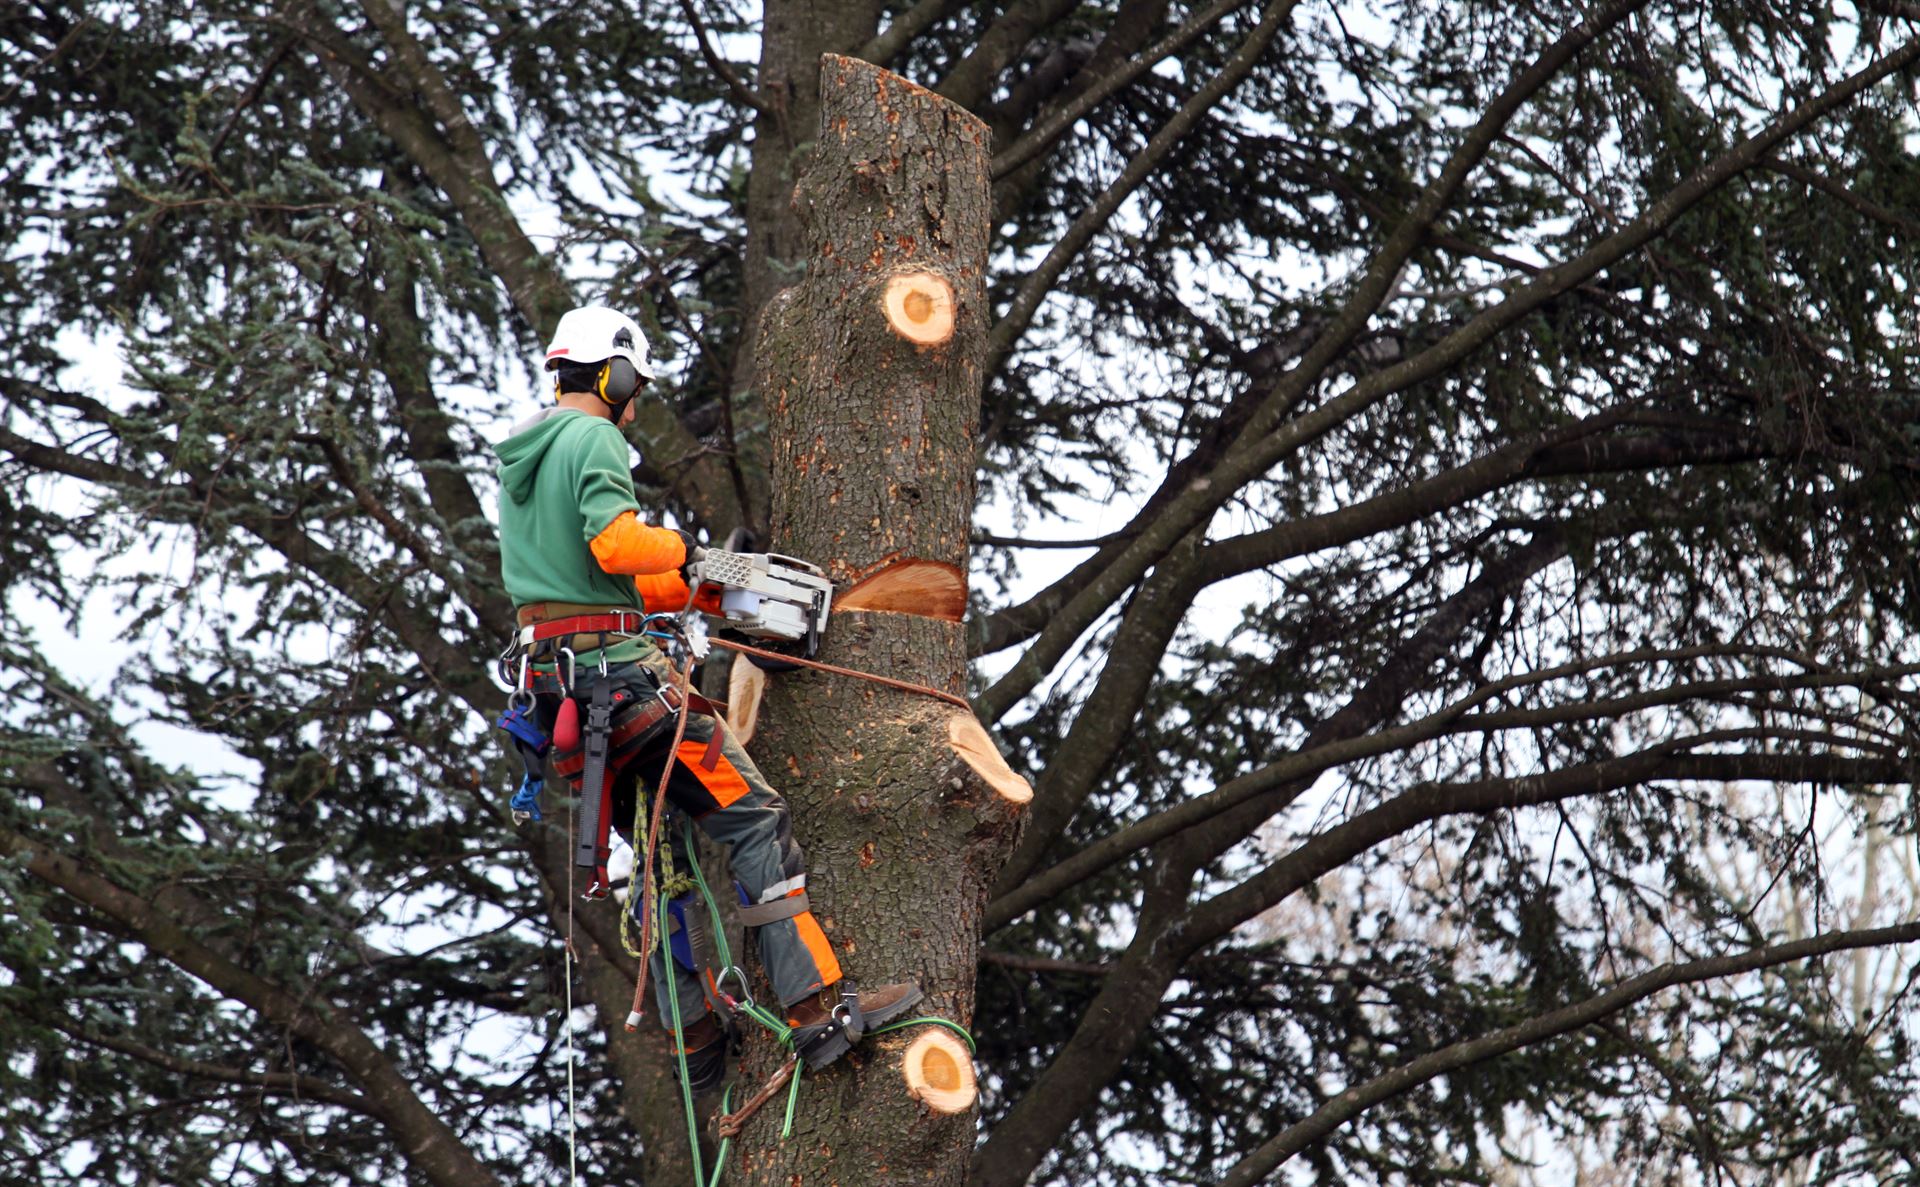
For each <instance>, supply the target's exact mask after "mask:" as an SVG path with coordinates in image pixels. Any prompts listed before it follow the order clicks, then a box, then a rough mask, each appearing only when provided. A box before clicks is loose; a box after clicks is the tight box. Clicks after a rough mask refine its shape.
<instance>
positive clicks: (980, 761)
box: [947, 713, 1033, 804]
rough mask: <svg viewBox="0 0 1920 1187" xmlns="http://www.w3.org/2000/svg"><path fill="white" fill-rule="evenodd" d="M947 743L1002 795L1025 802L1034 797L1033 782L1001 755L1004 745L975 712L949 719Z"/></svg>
mask: <svg viewBox="0 0 1920 1187" xmlns="http://www.w3.org/2000/svg"><path fill="white" fill-rule="evenodd" d="M947 745H949V746H951V747H953V752H954V753H955V754H957V755H959V756H960V757H961V758H962V759H965V760H966V764H967V765H968V766H970V767H972V768H973V773H974V774H976V775H978V776H980V778H981V779H982V780H984V781H985V782H986V784H987V786H989V787H991V788H993V790H994V791H995V792H996V793H998V794H999V796H1000V798H1001V799H1003V800H1006V801H1008V802H1009V803H1014V804H1024V803H1026V802H1027V801H1029V800H1031V799H1032V798H1033V785H1032V784H1031V783H1028V782H1027V781H1026V780H1025V779H1023V778H1021V777H1020V775H1019V774H1018V773H1016V772H1015V771H1014V769H1013V768H1012V767H1010V766H1008V765H1007V760H1006V759H1005V758H1003V757H1001V755H1000V748H999V747H998V746H995V745H994V744H993V739H992V738H990V737H988V736H987V731H986V729H985V728H984V727H983V726H981V724H980V722H979V719H977V718H975V717H974V715H973V714H971V713H955V714H954V715H953V716H952V717H951V718H949V719H948V720H947Z"/></svg>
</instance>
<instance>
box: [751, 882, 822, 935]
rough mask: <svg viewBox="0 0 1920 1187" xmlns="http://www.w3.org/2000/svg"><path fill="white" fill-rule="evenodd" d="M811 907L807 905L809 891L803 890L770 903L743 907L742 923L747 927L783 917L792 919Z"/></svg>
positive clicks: (771, 921)
mask: <svg viewBox="0 0 1920 1187" xmlns="http://www.w3.org/2000/svg"><path fill="white" fill-rule="evenodd" d="M810 909H811V908H810V907H808V905H807V892H806V891H804V890H803V891H801V892H800V893H799V894H796V895H794V896H792V897H791V898H777V899H774V900H773V901H772V902H770V903H755V904H754V905H753V906H751V907H741V908H740V923H741V925H742V926H745V927H759V926H761V925H762V924H766V923H774V922H777V921H779V920H782V919H792V918H793V917H794V916H795V915H804V914H806V912H807V911H808V910H810Z"/></svg>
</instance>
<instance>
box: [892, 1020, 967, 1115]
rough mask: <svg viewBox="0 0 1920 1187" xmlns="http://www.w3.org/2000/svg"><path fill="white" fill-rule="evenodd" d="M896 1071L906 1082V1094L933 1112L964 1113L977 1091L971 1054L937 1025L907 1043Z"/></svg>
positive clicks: (963, 1045) (951, 1035) (957, 1040)
mask: <svg viewBox="0 0 1920 1187" xmlns="http://www.w3.org/2000/svg"><path fill="white" fill-rule="evenodd" d="M900 1074H901V1075H902V1076H903V1077H905V1079H906V1081H907V1095H908V1096H911V1097H913V1098H914V1099H915V1100H917V1101H919V1102H920V1103H921V1104H924V1105H926V1106H927V1108H929V1109H932V1110H933V1111H934V1112H936V1113H946V1114H953V1113H964V1112H966V1111H967V1110H968V1109H970V1108H972V1107H973V1098H974V1097H975V1096H976V1095H978V1093H979V1089H978V1087H977V1086H976V1084H975V1082H974V1077H973V1055H972V1053H971V1052H969V1051H968V1050H967V1047H966V1044H965V1043H962V1042H961V1041H960V1040H959V1039H958V1038H956V1037H955V1036H954V1035H953V1034H952V1033H951V1032H949V1031H946V1030H941V1029H938V1028H929V1029H928V1030H926V1031H925V1032H923V1033H922V1034H921V1035H920V1036H919V1037H917V1038H915V1039H914V1040H913V1042H911V1043H909V1044H908V1045H907V1050H906V1053H905V1054H904V1055H902V1056H901V1058H900Z"/></svg>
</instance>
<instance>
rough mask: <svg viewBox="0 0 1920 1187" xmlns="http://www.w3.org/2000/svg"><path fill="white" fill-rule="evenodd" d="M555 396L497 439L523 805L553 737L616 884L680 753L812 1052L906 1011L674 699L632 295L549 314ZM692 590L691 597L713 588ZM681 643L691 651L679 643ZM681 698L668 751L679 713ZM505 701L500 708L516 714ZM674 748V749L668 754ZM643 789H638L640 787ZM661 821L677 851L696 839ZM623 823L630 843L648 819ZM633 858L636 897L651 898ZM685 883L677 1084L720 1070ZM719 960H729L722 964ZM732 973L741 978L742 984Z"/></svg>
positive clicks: (598, 871) (796, 852)
mask: <svg viewBox="0 0 1920 1187" xmlns="http://www.w3.org/2000/svg"><path fill="white" fill-rule="evenodd" d="M546 367H547V370H548V371H550V372H552V373H553V377H554V388H553V391H554V399H555V404H554V406H553V407H550V408H547V409H544V410H542V411H541V412H539V413H537V414H536V415H534V416H532V417H529V418H528V419H526V420H524V421H522V422H521V423H519V424H518V425H516V426H514V429H513V433H512V435H511V436H509V437H508V438H507V439H506V440H505V441H504V442H502V443H501V444H499V445H497V446H495V452H496V453H497V454H498V455H499V457H500V467H499V475H500V490H501V494H500V575H501V580H502V581H503V583H504V584H505V585H506V589H507V593H508V595H509V596H510V597H511V598H512V599H513V602H514V606H515V607H516V611H517V618H518V623H519V627H520V631H519V633H518V635H517V636H516V645H517V650H515V651H514V652H513V653H512V655H511V658H512V659H515V660H518V661H519V672H520V676H519V684H518V686H517V688H516V692H515V694H514V697H515V703H514V706H513V707H510V711H509V713H508V715H507V717H506V718H503V720H502V725H503V728H507V729H508V730H509V732H510V733H512V734H514V736H515V739H516V744H517V745H518V746H519V747H520V749H521V753H522V757H523V758H525V759H526V760H527V762H528V775H529V778H528V783H527V784H524V785H523V786H522V791H521V794H520V795H519V796H516V797H515V803H514V806H515V808H516V809H519V810H525V811H530V812H531V813H532V814H533V815H535V816H536V817H537V816H538V813H539V808H538V801H537V795H538V790H539V780H540V775H541V769H540V765H539V764H540V758H539V756H540V754H542V753H544V752H545V750H546V740H547V738H548V737H551V738H552V754H551V756H550V757H551V762H552V767H553V770H554V771H555V772H557V773H559V774H560V775H563V776H565V777H567V778H568V780H569V782H570V783H571V784H572V785H573V786H574V787H575V788H576V789H580V788H585V789H587V790H586V791H585V792H584V794H583V795H582V797H581V801H580V822H579V829H578V832H577V834H576V837H575V841H574V859H573V860H574V862H575V865H576V866H577V867H579V868H581V869H583V870H591V871H592V873H591V876H590V877H591V880H590V881H589V882H588V885H587V889H586V891H585V895H586V897H589V898H598V897H604V896H605V895H606V894H607V892H608V877H607V870H606V863H607V858H608V853H609V850H608V844H609V842H608V839H607V837H608V829H609V826H610V824H611V823H612V822H613V821H615V820H629V819H634V813H635V808H636V803H635V800H636V787H638V788H640V789H641V791H640V794H641V795H645V794H646V793H645V789H648V788H652V787H653V786H654V785H655V784H656V783H657V782H658V781H659V779H660V777H661V773H662V768H663V767H664V766H665V765H667V764H668V763H673V771H672V774H671V776H670V780H669V783H668V792H667V796H668V802H669V803H670V805H671V807H672V809H673V811H675V812H678V813H684V814H686V815H687V816H688V817H691V818H692V819H693V820H694V821H696V822H698V824H699V826H700V828H701V829H702V830H703V831H704V832H705V833H706V835H707V836H708V837H709V838H711V839H712V840H713V841H714V842H716V843H717V844H721V845H724V846H726V847H727V850H728V852H729V855H730V858H731V864H732V870H733V875H734V878H735V879H736V883H735V884H736V887H737V889H738V891H739V895H740V903H741V909H740V918H741V922H743V923H744V924H746V925H747V926H748V927H751V928H754V929H756V930H757V931H758V933H759V945H760V958H761V961H762V963H763V964H764V966H765V968H766V972H767V977H768V979H769V980H770V981H772V983H773V989H774V992H775V993H776V994H777V995H778V997H779V999H780V1002H781V1004H782V1005H783V1006H784V1007H785V1008H786V1011H787V1014H788V1021H789V1023H790V1024H791V1025H792V1026H793V1027H794V1028H795V1032H794V1035H793V1045H794V1050H795V1051H796V1052H797V1053H798V1054H799V1055H801V1056H802V1057H803V1058H805V1059H806V1060H807V1062H808V1064H809V1065H810V1066H812V1067H815V1068H819V1067H824V1066H825V1065H826V1064H828V1063H831V1062H832V1061H833V1060H835V1059H837V1058H838V1057H839V1056H840V1055H841V1054H843V1053H845V1052H846V1051H847V1050H848V1049H850V1048H851V1046H852V1045H853V1043H855V1042H857V1041H858V1040H859V1038H860V1037H861V1036H862V1035H863V1034H864V1033H865V1031H866V1030H867V1029H868V1028H869V1027H873V1026H877V1025H879V1024H882V1023H885V1022H888V1021H891V1020H893V1019H895V1018H898V1017H901V1016H902V1015H904V1014H905V1013H906V1011H907V1010H908V1009H909V1008H910V1007H911V1006H913V1005H914V1003H915V1002H917V1001H918V1000H919V999H920V996H921V993H920V989H919V987H918V986H916V985H912V984H904V983H903V984H892V985H884V986H881V987H879V988H877V989H870V990H866V991H864V992H856V991H855V990H854V989H853V988H852V983H851V981H848V980H844V979H843V977H842V974H841V969H840V962H839V961H838V960H837V959H836V958H835V955H834V951H833V948H832V946H831V945H830V944H829V943H828V942H827V937H826V935H825V933H824V932H822V931H821V928H820V924H819V922H818V921H817V920H816V919H815V918H814V915H813V912H812V911H811V910H809V909H808V901H807V889H806V887H807V874H806V860H805V857H804V855H803V854H802V853H801V851H800V847H799V846H798V845H797V844H795V843H794V840H793V834H792V830H791V827H790V822H789V818H788V813H787V804H786V801H785V800H783V799H782V798H781V797H780V795H779V793H778V792H776V791H774V790H773V788H772V787H770V786H768V784H767V781H766V779H765V778H764V777H762V775H761V773H760V770H759V768H758V767H756V766H755V765H754V763H753V760H752V759H751V758H749V757H747V752H746V750H745V749H744V748H743V747H742V746H741V745H740V743H739V742H738V741H737V740H736V739H735V738H734V737H732V735H731V734H729V733H727V732H726V731H725V730H724V729H723V728H722V727H721V726H720V725H719V724H718V723H717V721H716V715H715V714H714V713H713V712H711V711H710V710H712V708H713V706H711V705H710V704H709V703H708V702H706V701H704V700H703V699H702V698H699V697H697V696H689V697H688V698H687V699H688V701H689V702H690V703H688V704H686V705H682V704H680V697H679V690H678V688H677V687H676V673H675V671H674V669H673V667H672V665H671V664H670V663H669V661H668V659H667V657H666V656H665V655H663V654H662V652H661V651H660V649H659V648H658V647H657V646H655V645H654V643H653V642H652V641H651V639H650V638H649V637H648V635H647V633H646V626H645V625H644V624H643V618H644V617H645V616H646V615H648V614H658V613H662V612H668V611H679V610H682V609H683V608H684V607H685V606H686V604H687V600H688V597H689V590H688V587H687V582H686V580H685V578H684V577H683V575H682V573H681V569H682V567H683V566H684V565H686V564H687V563H688V562H689V561H690V560H692V559H694V557H695V554H696V546H695V544H694V542H693V539H692V538H691V537H690V536H688V535H687V534H686V533H685V532H680V531H675V530H672V529H668V528H661V527H654V526H651V525H649V524H647V523H646V522H645V521H644V520H643V519H642V518H641V515H640V507H639V503H638V502H637V501H636V499H635V497H634V489H633V479H632V475H631V472H630V470H629V457H630V453H629V446H628V443H627V440H626V437H625V436H624V434H622V433H621V431H620V426H622V425H625V424H627V423H628V422H629V421H631V420H632V419H633V412H634V400H635V398H636V397H637V396H638V395H639V394H640V392H641V391H642V389H643V388H645V386H646V384H647V382H648V381H649V380H651V379H653V378H654V370H653V368H652V366H651V364H650V363H649V362H648V359H647V346H646V339H645V338H644V336H643V335H642V334H641V331H640V327H639V326H637V325H636V324H634V322H633V319H631V318H629V317H627V316H626V315H625V314H622V313H619V312H617V311H615V310H612V309H608V308H605V307H601V306H587V307H584V308H580V309H575V310H573V311H571V312H569V313H568V314H567V315H566V316H564V317H562V318H561V319H560V324H559V326H558V327H557V328H556V329H555V331H554V336H553V342H552V344H551V345H550V346H549V347H548V348H547V362H546ZM704 602H705V599H704V597H703V598H701V599H698V600H697V601H696V606H698V607H699V608H701V609H706V610H712V609H713V608H714V606H713V605H712V604H702V603H704ZM688 662H692V660H691V659H689V660H688ZM682 711H684V712H686V713H688V714H689V716H688V718H687V723H686V729H685V736H684V740H683V741H682V742H681V744H680V746H679V747H678V750H677V751H675V750H673V747H672V737H673V725H674V715H675V714H676V713H678V712H682ZM509 719H512V720H511V721H510V720H509ZM676 759H677V761H675V760H676ZM641 802H642V803H644V802H645V801H644V800H642V801H641ZM667 835H668V837H669V838H674V839H673V840H670V846H669V851H668V852H669V855H670V857H669V860H677V861H678V862H680V863H683V864H681V866H680V868H681V869H687V868H688V865H687V864H684V863H690V862H691V860H692V855H690V854H688V853H686V852H685V851H684V847H683V846H681V845H679V844H678V843H677V838H675V834H674V833H673V832H671V831H669V832H668V833H667ZM627 840H628V841H629V843H630V844H632V845H634V846H635V848H636V851H641V850H642V847H643V845H644V840H645V838H643V837H635V836H629V837H627ZM641 873H642V871H641V870H639V869H638V868H636V870H635V871H634V877H633V884H634V887H635V890H634V892H633V893H631V894H630V896H629V898H630V901H631V902H632V903H633V905H634V907H635V909H636V910H637V909H639V908H641V907H643V906H644V905H645V904H642V903H641V898H642V896H641V895H640V894H639V893H638V885H639V883H640V881H641ZM689 902H690V896H688V897H687V898H686V899H683V900H677V901H676V902H675V904H674V909H673V911H672V917H673V919H674V921H675V924H676V926H675V928H674V930H675V931H677V933H678V936H679V938H678V939H677V941H676V942H675V943H674V944H673V945H672V951H673V952H674V955H675V959H673V960H670V961H669V960H663V959H662V958H661V956H660V954H659V952H658V951H657V950H656V951H655V952H653V953H652V954H650V958H649V959H650V960H651V968H652V976H653V978H654V984H655V993H656V997H657V1000H658V1001H659V1004H660V1011H661V1017H662V1019H663V1020H665V1021H667V1025H668V1027H669V1029H671V1027H672V1023H671V1018H672V1017H673V1010H672V1003H671V1002H669V1001H668V999H667V996H666V995H667V994H668V993H669V992H671V993H673V994H675V995H677V997H678V999H679V1000H678V1005H679V1014H680V1016H681V1017H682V1019H683V1020H684V1019H693V1020H694V1021H691V1022H687V1023H686V1025H685V1026H684V1030H683V1032H682V1034H681V1039H680V1041H681V1045H682V1049H683V1050H685V1051H686V1052H687V1067H688V1081H689V1087H691V1088H692V1089H693V1090H694V1091H695V1092H705V1091H708V1090H711V1089H713V1088H715V1087H717V1086H718V1085H719V1084H720V1082H721V1080H722V1079H723V1078H724V1076H725V1072H726V1054H727V1048H728V1041H727V1039H728V1036H727V1029H728V1028H727V1026H726V1024H725V1023H724V1022H723V1020H722V1017H721V1016H720V1015H718V1014H717V1013H716V1011H715V1008H714V1007H715V1004H716V1001H717V1000H718V999H719V995H720V988H719V985H718V984H717V983H716V981H715V972H714V970H712V968H711V966H710V964H709V963H707V962H705V961H703V960H702V958H701V954H699V953H697V952H695V951H694V950H693V949H694V944H692V943H691V942H688V939H687V937H688V933H689V932H690V931H695V932H697V930H698V928H697V927H694V926H691V925H690V924H689V921H690V920H693V919H694V918H695V913H694V912H693V911H690V910H685V909H684V907H685V906H686V905H687V904H688V903H689ZM720 972H721V973H724V972H726V970H720ZM742 992H744V986H743V987H742Z"/></svg>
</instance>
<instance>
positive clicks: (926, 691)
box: [707, 637, 973, 713]
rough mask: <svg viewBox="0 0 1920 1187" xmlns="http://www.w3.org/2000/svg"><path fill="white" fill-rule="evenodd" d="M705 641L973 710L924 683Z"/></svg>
mask: <svg viewBox="0 0 1920 1187" xmlns="http://www.w3.org/2000/svg"><path fill="white" fill-rule="evenodd" d="M707 642H709V643H711V644H713V645H714V646H715V647H725V648H726V649H727V650H729V651H739V652H744V653H746V654H747V655H757V656H759V657H760V658H762V659H771V660H778V661H779V662H780V663H783V664H798V665H800V666H801V667H803V668H814V669H817V670H819V671H822V672H832V673H833V674H834V675H836V676H851V677H853V678H854V679H855V680H866V681H870V682H872V683H874V684H884V685H886V686H887V687H888V688H897V689H899V690H900V691H901V692H917V693H919V694H920V695H921V696H923V697H933V698H934V699H935V700H941V701H945V702H947V704H949V705H958V706H960V707H961V708H962V709H965V710H966V711H967V712H969V713H971V712H973V706H972V705H971V704H969V703H968V702H967V699H966V698H965V697H961V696H955V695H954V694H953V693H950V692H941V691H940V690H939V689H937V688H928V687H927V686H926V685H924V684H914V683H912V682H910V681H906V680H895V679H894V678H893V677H891V676H876V675H874V674H873V673H872V672H862V671H859V670H857V669H854V668H843V667H840V666H838V665H836V664H823V663H821V662H820V661H819V660H815V659H801V658H800V657H799V656H797V655H781V654H780V653H779V652H777V651H763V650H761V649H760V648H758V647H749V646H747V645H746V644H745V643H735V642H733V641H731V640H729V639H715V638H711V637H709V638H708V639H707Z"/></svg>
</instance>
